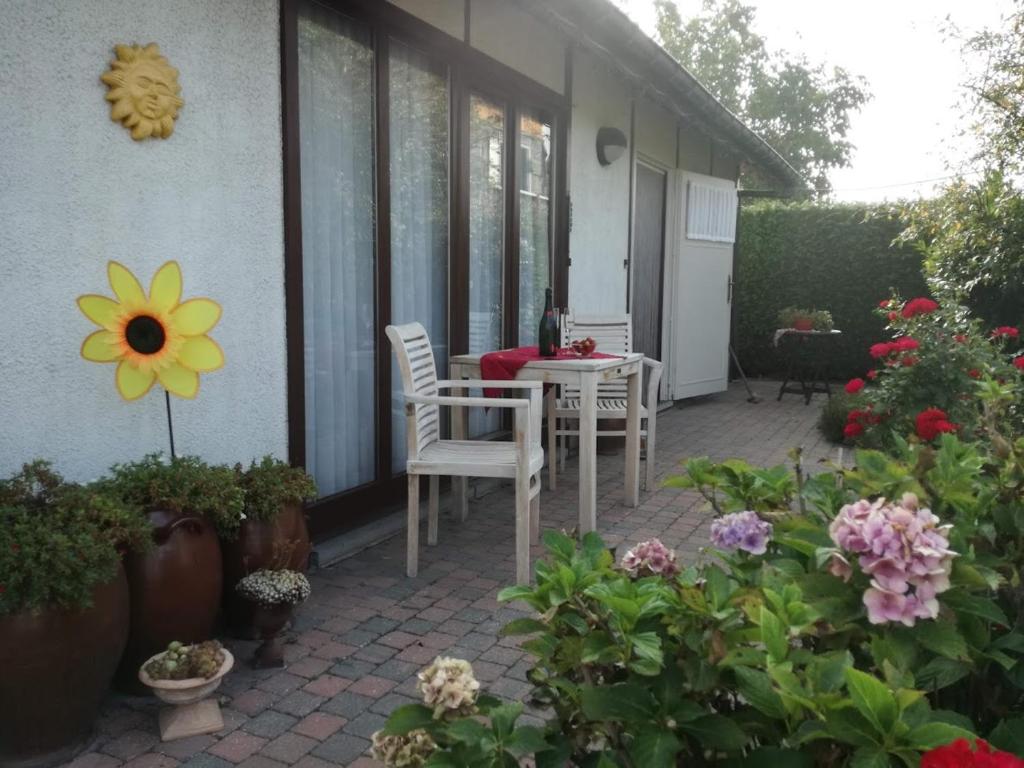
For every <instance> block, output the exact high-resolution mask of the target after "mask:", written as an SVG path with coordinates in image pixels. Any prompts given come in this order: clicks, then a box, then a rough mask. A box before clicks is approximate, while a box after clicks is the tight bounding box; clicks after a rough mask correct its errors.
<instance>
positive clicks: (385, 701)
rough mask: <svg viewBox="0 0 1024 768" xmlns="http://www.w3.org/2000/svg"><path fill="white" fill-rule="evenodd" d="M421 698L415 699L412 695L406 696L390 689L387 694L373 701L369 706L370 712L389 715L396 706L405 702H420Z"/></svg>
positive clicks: (421, 701) (400, 705)
mask: <svg viewBox="0 0 1024 768" xmlns="http://www.w3.org/2000/svg"><path fill="white" fill-rule="evenodd" d="M422 703H423V699H415V698H413V697H412V696H406V695H405V694H402V693H398V692H396V691H392V692H391V693H389V694H388V695H387V696H382V697H381V698H379V699H377V701H375V702H374V703H373V706H371V707H370V711H371V712H376V713H377V714H380V715H390V714H391V713H392V712H393V711H395V710H396V709H398V707H402V706H405V705H406V704H422Z"/></svg>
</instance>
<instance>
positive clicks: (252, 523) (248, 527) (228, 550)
mask: <svg viewBox="0 0 1024 768" xmlns="http://www.w3.org/2000/svg"><path fill="white" fill-rule="evenodd" d="M289 545H294V546H293V548H292V551H291V554H290V556H289V557H288V559H287V561H285V562H278V561H277V560H276V556H277V555H278V553H279V552H280V551H281V550H282V548H283V547H286V546H289ZM223 549H224V618H225V619H226V621H227V624H228V626H229V627H230V628H231V630H232V632H234V633H235V634H237V635H241V636H244V637H251V636H252V634H253V632H252V607H251V605H250V603H248V602H247V601H246V600H244V599H243V598H242V597H240V596H239V595H238V593H237V592H235V585H236V584H237V583H238V582H239V581H241V580H242V577H244V576H247V575H248V574H250V573H252V572H253V571H258V570H260V569H261V568H287V569H289V570H292V571H300V572H301V573H305V572H306V569H307V566H308V563H309V552H310V544H309V531H308V530H307V528H306V515H305V513H304V512H303V511H302V505H301V504H286V505H285V506H284V507H283V508H282V510H281V513H280V514H279V515H278V516H277V517H276V518H275V519H274V520H268V521H265V522H264V521H262V520H243V521H242V527H241V529H240V530H239V532H238V538H237V539H235V540H234V541H225V542H223Z"/></svg>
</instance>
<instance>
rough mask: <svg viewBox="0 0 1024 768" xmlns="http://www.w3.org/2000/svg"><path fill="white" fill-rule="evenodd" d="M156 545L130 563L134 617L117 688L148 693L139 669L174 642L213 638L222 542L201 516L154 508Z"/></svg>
mask: <svg viewBox="0 0 1024 768" xmlns="http://www.w3.org/2000/svg"><path fill="white" fill-rule="evenodd" d="M148 517H149V521H150V522H151V523H152V524H153V547H152V548H151V549H150V550H149V551H148V552H145V553H143V554H131V555H129V556H128V559H127V562H126V569H127V571H128V585H129V587H130V588H131V597H132V613H131V632H130V633H129V635H128V648H127V650H126V651H125V654H124V658H123V659H122V660H121V666H120V667H119V668H118V671H117V679H116V683H117V687H118V688H119V689H121V690H123V691H126V692H128V693H138V694H142V693H146V692H147V691H146V688H145V687H144V686H143V685H142V684H141V683H140V682H139V679H138V675H137V672H138V669H139V665H141V664H142V662H144V661H145V660H146V659H148V658H149V657H150V656H152V655H153V654H155V653H158V652H160V651H162V650H164V649H165V648H166V647H167V645H168V644H169V643H170V642H172V641H173V640H179V641H181V642H183V643H200V642H202V641H204V640H209V639H210V638H211V637H212V636H213V625H214V622H215V621H216V619H217V613H218V612H219V610H220V600H221V589H222V587H223V583H224V582H223V578H224V577H223V572H222V565H221V551H220V541H219V539H218V538H217V533H216V531H214V528H213V526H212V525H211V524H210V522H209V521H208V520H206V518H204V517H202V516H200V515H192V514H187V513H177V512H168V511H166V510H153V511H151V512H149V513H148Z"/></svg>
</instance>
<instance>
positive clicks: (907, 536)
mask: <svg viewBox="0 0 1024 768" xmlns="http://www.w3.org/2000/svg"><path fill="white" fill-rule="evenodd" d="M950 527H951V526H949V525H941V524H940V521H939V519H938V518H937V517H936V516H935V515H934V514H932V511H931V510H930V509H927V508H925V507H921V506H920V504H919V503H918V499H917V497H916V496H915V495H914V494H912V493H907V494H904V495H903V498H902V499H900V501H899V503H890V502H887V501H886V500H885V499H878V500H877V501H874V502H870V501H867V500H866V499H861V500H859V501H857V502H855V503H853V504H847V505H846V506H844V507H843V508H842V509H841V510H840V511H839V514H838V515H837V516H836V518H835V520H833V521H832V524H831V525H830V526H829V534H830V536H831V537H832V541H833V542H835V544H836V546H837V547H838V548H839V549H840V550H842V551H844V552H849V553H852V554H855V555H857V556H858V557H857V562H858V563H859V564H860V568H861V570H862V571H863V572H864V573H865V574H867V575H868V576H870V577H871V586H870V587H869V588H868V589H867V590H865V592H864V605H865V607H866V608H867V609H868V621H870V622H871V623H872V624H885V623H888V622H900V623H902V624H905V625H907V626H908V627H909V626H913V625H914V622H915V621H916V620H917V619H934V618H936V617H937V616H938V615H939V601H938V600H937V599H936V597H937V595H939V594H941V593H942V592H945V591H946V590H947V589H949V586H950V584H949V574H950V571H951V570H952V567H953V558H954V557H956V553H955V552H953V551H952V550H951V549H950V548H949V538H948V537H947V533H948V532H949V529H950ZM837 558H838V560H837ZM843 564H845V565H846V567H845V568H844V567H843ZM849 567H850V564H849V561H848V560H846V558H844V557H842V556H841V555H839V554H838V553H837V554H836V555H834V556H833V559H832V562H831V563H830V564H829V571H830V572H832V573H833V574H834V575H836V576H838V577H839V578H843V579H844V580H848V579H849V576H850V571H848V570H847V568H849Z"/></svg>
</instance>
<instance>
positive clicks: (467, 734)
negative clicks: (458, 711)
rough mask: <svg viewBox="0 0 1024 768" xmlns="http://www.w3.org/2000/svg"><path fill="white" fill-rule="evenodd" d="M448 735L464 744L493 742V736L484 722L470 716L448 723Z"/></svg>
mask: <svg viewBox="0 0 1024 768" xmlns="http://www.w3.org/2000/svg"><path fill="white" fill-rule="evenodd" d="M448 735H449V736H451V737H452V738H453V739H455V740H456V741H461V742H464V743H466V744H479V743H480V742H485V741H486V742H488V743H493V742H494V737H493V736H492V735H491V732H490V731H488V730H487V728H485V727H484V724H483V723H481V722H480V721H478V720H474V719H473V718H471V717H464V718H462V719H460V720H455V721H453V722H451V723H449V724H448Z"/></svg>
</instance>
